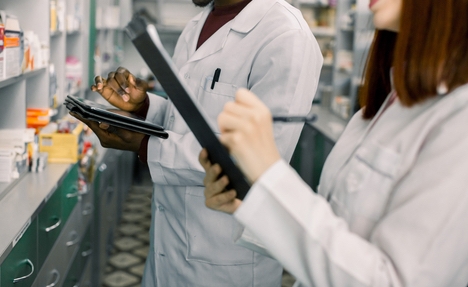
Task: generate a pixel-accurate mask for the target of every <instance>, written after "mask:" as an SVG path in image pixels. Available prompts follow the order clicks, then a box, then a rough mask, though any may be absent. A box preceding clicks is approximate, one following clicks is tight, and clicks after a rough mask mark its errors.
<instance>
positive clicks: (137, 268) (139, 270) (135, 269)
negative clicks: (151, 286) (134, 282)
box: [130, 264, 145, 278]
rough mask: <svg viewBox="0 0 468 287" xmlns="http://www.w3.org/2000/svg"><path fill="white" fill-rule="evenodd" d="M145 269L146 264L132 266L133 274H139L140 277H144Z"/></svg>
mask: <svg viewBox="0 0 468 287" xmlns="http://www.w3.org/2000/svg"><path fill="white" fill-rule="evenodd" d="M144 271H145V264H140V265H137V266H134V267H132V268H130V272H132V274H134V275H137V276H138V277H140V278H141V277H143V272H144Z"/></svg>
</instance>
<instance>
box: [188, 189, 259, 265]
mask: <svg viewBox="0 0 468 287" xmlns="http://www.w3.org/2000/svg"><path fill="white" fill-rule="evenodd" d="M185 216H186V217H185V224H186V236H187V255H186V256H187V260H189V261H190V260H193V261H200V262H204V263H208V264H212V265H225V266H232V265H244V264H253V257H254V256H253V251H251V250H249V249H246V248H244V247H241V246H239V245H236V244H235V243H234V240H233V233H234V232H235V230H236V227H237V225H236V222H235V220H234V218H233V217H232V216H230V215H227V214H224V213H221V212H217V211H213V210H211V209H208V208H207V207H206V206H205V197H204V195H203V188H201V187H188V188H187V192H186V195H185Z"/></svg>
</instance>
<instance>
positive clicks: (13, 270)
mask: <svg viewBox="0 0 468 287" xmlns="http://www.w3.org/2000/svg"><path fill="white" fill-rule="evenodd" d="M36 236H37V220H36V219H35V220H33V221H32V222H31V224H30V225H29V227H27V229H26V231H25V232H24V233H23V235H22V236H21V238H20V239H19V240H18V242H17V243H16V245H15V246H14V247H13V249H12V250H11V252H10V254H9V255H8V257H7V258H6V259H5V261H3V263H2V266H1V267H0V272H1V275H0V277H1V284H0V286H2V287H10V286H11V287H29V286H31V285H32V283H33V281H34V279H35V278H36V276H37V272H38V260H37V250H38V246H37V237H36Z"/></svg>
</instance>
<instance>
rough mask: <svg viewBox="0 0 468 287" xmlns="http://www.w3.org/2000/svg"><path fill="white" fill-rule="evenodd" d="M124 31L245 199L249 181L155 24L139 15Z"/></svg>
mask: <svg viewBox="0 0 468 287" xmlns="http://www.w3.org/2000/svg"><path fill="white" fill-rule="evenodd" d="M125 31H126V33H127V35H128V36H129V38H130V39H131V40H132V42H133V44H134V46H135V48H136V49H137V50H138V52H139V53H140V55H141V57H142V58H143V60H144V61H145V62H146V64H147V65H148V67H149V68H150V69H151V71H152V72H153V73H154V75H155V77H156V78H157V79H158V81H159V82H160V83H161V86H162V87H163V88H164V91H165V92H166V93H167V95H168V97H169V99H170V100H171V101H172V103H173V104H174V106H175V107H176V108H177V110H178V111H179V113H180V115H181V116H182V117H183V118H184V120H185V122H186V123H187V125H188V126H189V128H190V130H191V131H192V132H193V134H194V135H195V137H196V138H197V140H198V142H199V143H200V145H201V146H202V147H204V148H206V149H207V150H208V154H209V157H210V160H211V162H213V163H218V164H219V165H220V166H221V168H222V169H223V173H224V174H226V175H227V176H228V178H229V186H228V189H232V188H233V189H235V190H236V192H237V198H239V199H243V198H244V197H245V195H246V194H247V192H248V191H249V189H250V184H249V183H248V182H247V179H246V178H245V177H244V174H243V173H242V172H241V171H240V169H239V168H238V167H237V166H236V164H235V163H234V161H233V160H232V158H231V156H230V155H229V152H228V150H227V149H226V148H225V147H224V146H223V145H222V144H221V142H220V141H219V139H218V138H217V136H216V135H215V133H214V132H213V129H212V128H211V127H210V125H209V123H208V120H207V116H206V115H205V114H204V111H203V108H202V107H201V106H200V105H199V104H198V102H196V101H194V100H193V99H194V97H193V96H192V95H191V91H190V89H189V88H188V87H187V86H186V85H185V83H184V82H183V81H182V80H181V79H180V78H179V77H178V75H177V68H176V66H175V65H174V63H173V62H172V59H171V57H170V56H169V54H168V53H167V52H166V50H165V49H164V47H163V45H162V43H161V41H160V38H159V35H158V32H157V30H156V28H155V27H154V25H151V24H147V23H146V22H145V20H144V19H143V18H141V17H138V16H137V17H134V18H133V19H132V21H130V23H129V24H128V25H127V27H126V28H125Z"/></svg>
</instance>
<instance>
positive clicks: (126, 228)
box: [119, 224, 144, 235]
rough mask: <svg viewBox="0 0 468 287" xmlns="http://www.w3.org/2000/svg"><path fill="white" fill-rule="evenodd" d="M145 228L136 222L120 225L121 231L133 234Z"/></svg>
mask: <svg viewBox="0 0 468 287" xmlns="http://www.w3.org/2000/svg"><path fill="white" fill-rule="evenodd" d="M143 230H144V229H143V227H140V226H137V225H135V224H122V225H120V227H119V231H120V232H121V233H123V234H125V235H132V234H135V233H138V232H141V231H143Z"/></svg>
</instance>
